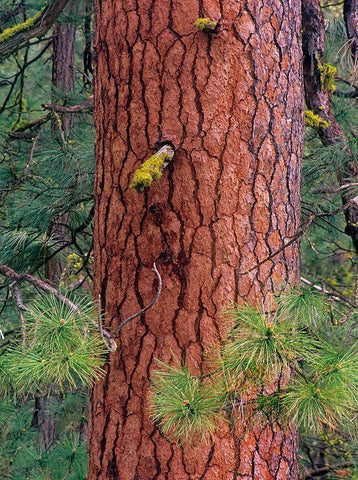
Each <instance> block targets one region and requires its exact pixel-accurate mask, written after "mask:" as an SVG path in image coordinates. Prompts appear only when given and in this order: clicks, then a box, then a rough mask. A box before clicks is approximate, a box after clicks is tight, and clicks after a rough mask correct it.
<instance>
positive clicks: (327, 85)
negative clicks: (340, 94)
mask: <svg viewBox="0 0 358 480" xmlns="http://www.w3.org/2000/svg"><path fill="white" fill-rule="evenodd" d="M318 69H319V71H320V73H321V90H327V92H329V93H334V91H335V90H336V86H335V84H334V76H335V75H336V73H337V68H336V67H335V66H334V65H331V64H330V63H319V64H318Z"/></svg>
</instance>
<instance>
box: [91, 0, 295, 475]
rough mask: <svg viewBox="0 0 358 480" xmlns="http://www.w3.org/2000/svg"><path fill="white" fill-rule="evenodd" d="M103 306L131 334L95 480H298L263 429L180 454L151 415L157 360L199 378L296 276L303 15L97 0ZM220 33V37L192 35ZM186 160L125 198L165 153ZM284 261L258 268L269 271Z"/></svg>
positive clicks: (112, 324)
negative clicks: (210, 350) (244, 321)
mask: <svg viewBox="0 0 358 480" xmlns="http://www.w3.org/2000/svg"><path fill="white" fill-rule="evenodd" d="M95 15H96V38H95V48H96V83H95V111H96V127H97V141H96V154H97V168H96V227H95V277H96V281H95V296H96V298H98V295H100V296H101V304H102V307H103V309H104V311H105V315H106V325H107V327H108V328H110V329H111V330H114V329H115V328H116V327H117V326H118V325H119V323H120V322H121V321H123V320H124V319H125V318H126V317H128V316H129V315H130V314H132V313H134V312H135V311H138V310H140V309H141V308H142V307H143V306H144V305H145V304H147V303H149V301H150V300H151V299H152V298H153V296H154V294H155V291H156V286H157V285H156V279H155V275H154V273H153V272H152V270H151V269H152V265H153V262H154V261H155V262H156V263H157V266H158V268H159V270H160V272H161V275H162V278H163V290H162V294H161V296H160V299H159V301H158V302H157V304H156V305H155V306H154V307H153V308H152V309H151V310H150V311H149V312H147V313H146V315H143V316H142V317H141V318H140V319H136V320H134V321H132V322H131V323H130V324H128V325H126V326H125V327H124V328H123V330H121V332H120V334H119V335H118V337H117V338H116V341H117V343H118V350H117V351H116V352H115V353H113V354H111V355H110V356H109V362H108V366H107V373H106V377H105V378H104V379H103V380H102V381H100V382H98V383H97V384H96V386H95V387H94V389H93V392H92V398H91V405H90V426H89V429H90V431H89V454H90V467H89V476H88V478H89V479H90V480H93V479H103V480H104V479H106V480H108V479H120V480H133V479H140V480H152V479H158V480H164V479H168V480H174V479H175V480H185V479H191V480H194V479H197V480H199V479H205V480H213V479H215V480H220V479H225V480H227V479H239V478H240V479H244V480H249V479H257V480H258V479H260V480H269V479H270V480H271V479H277V480H293V479H297V440H296V434H295V432H294V431H291V430H289V429H286V430H284V429H281V428H280V427H279V426H278V425H271V424H269V423H268V424H267V425H266V426H265V427H264V428H256V429H254V430H253V431H244V430H245V428H247V427H242V426H240V425H237V427H236V429H235V432H233V431H231V430H230V424H229V423H227V424H224V425H223V426H222V428H221V429H220V431H219V433H218V434H217V435H216V436H215V438H214V439H213V442H212V443H211V444H210V445H200V446H195V447H193V446H183V447H182V448H180V447H178V446H177V445H174V444H170V443H168V441H167V440H166V439H165V438H163V436H162V435H161V433H160V431H159V430H158V429H157V428H156V427H155V425H153V422H152V421H151V419H150V416H149V412H148V392H149V390H150V385H149V377H150V373H151V371H152V370H153V369H154V368H155V359H156V358H159V359H161V360H164V361H166V362H170V361H172V359H173V356H176V357H177V358H179V359H183V360H185V361H186V362H188V364H189V365H190V366H191V368H192V370H193V371H194V372H204V371H205V364H204V359H203V353H204V350H205V347H206V346H207V345H208V344H209V343H212V342H218V341H219V340H220V338H221V316H220V315H221V312H222V310H223V309H224V308H225V307H226V306H228V305H230V303H231V302H234V301H240V302H242V301H249V302H253V303H260V302H261V301H262V299H263V298H264V297H265V295H266V294H267V293H268V292H271V291H273V290H277V289H280V288H282V285H286V284H292V283H294V282H296V281H297V278H298V275H299V252H298V245H297V243H293V244H291V245H290V247H288V248H286V249H282V247H283V246H284V245H285V243H286V242H287V241H288V239H290V238H291V237H292V236H293V235H294V234H295V232H296V229H297V227H298V224H299V189H300V188H299V187H300V158H301V147H302V131H303V119H302V109H303V108H302V90H301V53H300V33H299V32H300V1H298V0H291V1H290V2H287V1H286V0H271V1H269V2H263V1H255V2H247V1H244V2H241V3H240V4H239V2H232V1H229V0H224V1H221V2H218V1H215V0H209V1H205V2H203V1H196V0H182V1H179V0H162V1H160V2H156V1H152V2H137V3H136V2H133V1H131V0H121V1H119V0H116V1H114V0H107V1H104V0H96V1H95ZM203 16H205V17H211V18H213V19H214V20H219V19H221V26H220V31H219V33H218V34H217V35H212V36H210V34H206V33H204V32H201V31H198V30H196V29H195V28H194V27H193V24H194V22H195V20H196V19H197V18H198V17H203ZM163 141H170V142H172V143H173V144H174V146H175V148H176V155H175V157H174V160H173V161H172V162H171V164H170V166H169V167H168V168H167V169H166V171H165V172H164V174H163V177H162V178H161V179H160V180H159V181H157V182H155V183H154V184H153V185H152V186H151V187H150V189H149V191H148V192H146V193H144V194H139V193H138V192H136V191H135V190H131V189H129V185H130V182H131V179H132V176H133V173H134V171H135V169H136V168H138V167H139V166H140V164H141V162H142V161H144V160H145V159H146V158H148V156H149V155H150V154H151V153H152V152H153V151H154V148H155V146H156V145H157V143H158V142H163ZM277 251H279V253H278V254H277V255H275V256H273V258H272V259H271V260H269V261H267V262H265V263H263V264H262V265H260V266H259V267H258V268H256V269H253V270H252V271H250V272H249V273H248V274H245V272H246V271H247V270H250V269H251V268H252V267H254V266H255V265H256V264H257V263H258V262H260V261H262V260H264V259H265V258H266V257H267V256H269V255H271V254H273V253H275V252H277Z"/></svg>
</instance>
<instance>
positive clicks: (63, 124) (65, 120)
mask: <svg viewBox="0 0 358 480" xmlns="http://www.w3.org/2000/svg"><path fill="white" fill-rule="evenodd" d="M76 9H77V6H76V5H75V2H74V1H71V0H70V2H69V3H68V5H67V6H66V8H65V11H64V13H65V15H66V17H65V19H63V20H62V21H58V22H56V23H55V25H54V29H53V54H52V85H53V87H54V88H55V89H56V91H55V92H54V95H55V97H57V96H58V90H60V91H61V92H62V94H71V93H73V91H74V86H75V74H76V71H75V38H76V23H75V12H76ZM57 115H58V117H54V119H53V121H52V133H53V134H54V135H58V136H59V138H60V137H61V135H60V132H59V129H60V128H61V129H62V131H63V132H64V134H65V135H66V137H67V136H68V135H69V134H70V131H71V128H72V127H73V114H71V113H64V114H62V116H61V117H60V115H59V114H57ZM58 120H60V125H59V122H58ZM67 221H68V215H61V216H60V217H58V218H55V219H54V220H53V223H52V225H51V228H49V230H48V235H49V236H50V235H52V236H54V237H55V238H56V240H57V241H58V242H65V241H66V240H67V228H66V223H67ZM63 268H64V265H63V262H61V260H60V259H59V258H57V257H55V258H52V259H51V260H50V261H49V262H47V264H46V280H47V281H48V282H50V283H51V285H53V286H55V287H58V285H59V283H60V281H61V274H62V272H63ZM56 402H57V400H56V396H54V395H50V396H44V397H43V396H39V397H36V398H35V410H34V418H33V424H34V425H36V426H38V427H39V429H40V430H41V432H42V437H43V441H44V446H45V448H49V447H51V446H53V445H54V443H55V440H56V418H55V415H54V412H53V409H52V408H51V407H52V406H53V404H54V403H56Z"/></svg>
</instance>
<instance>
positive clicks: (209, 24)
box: [194, 18, 218, 33]
mask: <svg viewBox="0 0 358 480" xmlns="http://www.w3.org/2000/svg"><path fill="white" fill-rule="evenodd" d="M194 27H196V28H198V29H199V30H203V31H204V32H211V33H215V32H216V30H217V27H218V22H215V20H211V18H198V19H197V21H196V22H195V23H194Z"/></svg>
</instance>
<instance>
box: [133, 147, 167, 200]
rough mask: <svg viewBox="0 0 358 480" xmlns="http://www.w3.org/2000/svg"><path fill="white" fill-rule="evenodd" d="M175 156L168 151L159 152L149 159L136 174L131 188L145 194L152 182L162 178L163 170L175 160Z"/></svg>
mask: <svg viewBox="0 0 358 480" xmlns="http://www.w3.org/2000/svg"><path fill="white" fill-rule="evenodd" d="M173 154H174V153H173ZM173 154H172V155H171V154H169V153H168V152H167V151H161V150H159V151H158V152H157V153H155V154H154V155H152V156H151V157H149V158H148V160H146V161H145V162H144V163H143V164H142V166H141V167H140V168H138V170H136V171H135V172H134V176H133V180H132V183H131V185H130V188H135V189H136V190H138V192H143V191H144V190H145V189H146V188H148V187H150V186H151V184H152V182H154V181H155V180H159V179H160V177H161V176H162V170H163V169H164V168H165V166H166V165H167V163H168V162H170V160H171V159H172V158H173Z"/></svg>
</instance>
